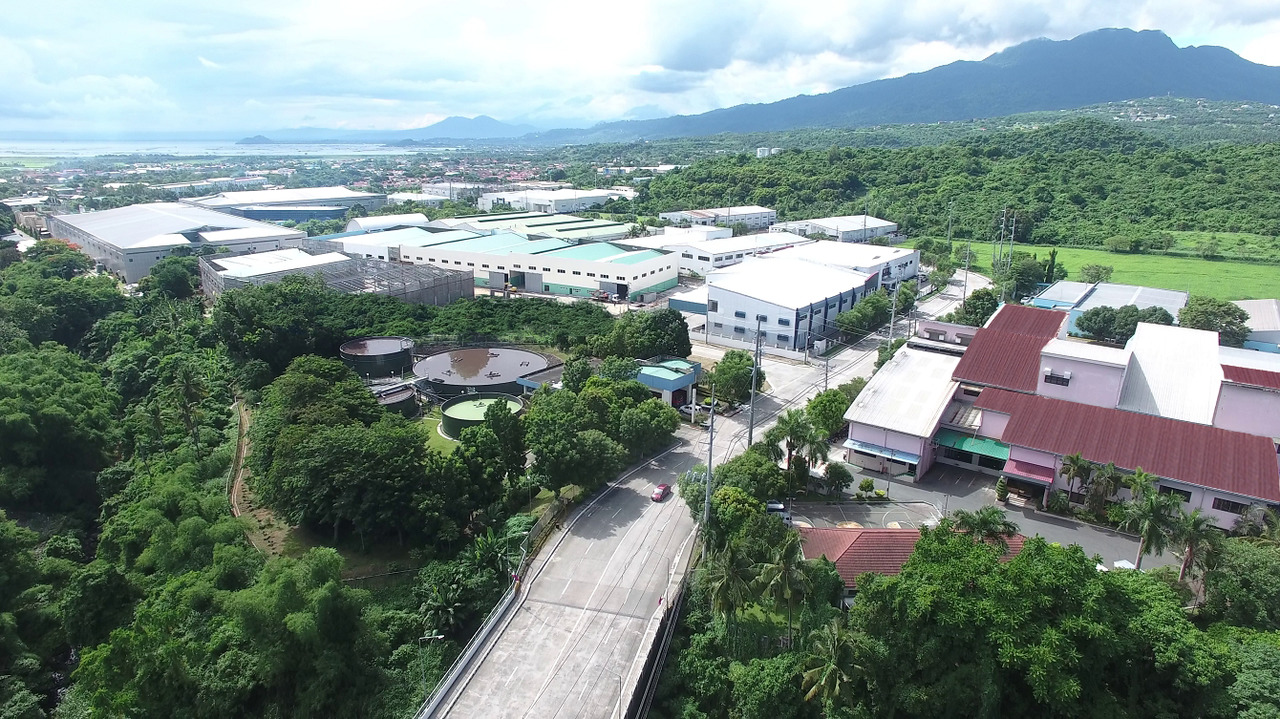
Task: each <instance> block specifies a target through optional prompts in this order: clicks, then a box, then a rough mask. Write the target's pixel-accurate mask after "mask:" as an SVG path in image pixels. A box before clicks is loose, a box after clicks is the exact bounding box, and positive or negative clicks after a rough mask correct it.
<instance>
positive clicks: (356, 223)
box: [347, 212, 431, 232]
mask: <svg viewBox="0 0 1280 719" xmlns="http://www.w3.org/2000/svg"><path fill="white" fill-rule="evenodd" d="M430 222H431V221H430V220H428V219H427V216H426V215H424V214H422V213H421V212H413V213H409V214H406V215H371V216H369V217H357V218H355V219H353V220H351V221H350V222H348V223H347V232H372V231H373V230H388V229H392V228H395V227H426V226H427V225H428V224H429V223H430Z"/></svg>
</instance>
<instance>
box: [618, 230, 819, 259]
mask: <svg viewBox="0 0 1280 719" xmlns="http://www.w3.org/2000/svg"><path fill="white" fill-rule="evenodd" d="M816 241H817V240H811V239H809V238H807V237H801V236H800V235H793V234H791V233H790V232H764V233H760V234H755V235H739V236H738V237H718V238H715V239H710V240H702V239H698V238H697V236H696V235H695V236H689V235H672V236H670V237H667V236H666V235H656V236H654V237H646V238H643V239H641V240H630V239H628V240H619V241H618V242H617V244H619V245H627V246H630V247H647V248H650V249H655V250H661V249H666V248H669V247H676V246H679V247H691V248H693V249H695V250H699V251H702V252H706V253H707V254H708V255H727V254H730V253H737V252H759V251H761V250H767V249H770V248H774V247H791V246H793V245H804V244H809V243H812V242H816Z"/></svg>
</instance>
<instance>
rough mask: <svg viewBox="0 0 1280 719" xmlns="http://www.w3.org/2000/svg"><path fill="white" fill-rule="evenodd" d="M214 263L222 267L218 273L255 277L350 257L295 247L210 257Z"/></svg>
mask: <svg viewBox="0 0 1280 719" xmlns="http://www.w3.org/2000/svg"><path fill="white" fill-rule="evenodd" d="M210 260H211V262H212V263H213V264H214V265H217V266H218V267H221V268H222V271H221V272H220V273H219V274H222V275H225V276H227V277H240V278H245V277H257V276H258V275H267V274H271V273H274V272H287V271H290V270H301V269H305V268H308V267H319V266H320V265H330V264H334V263H338V262H350V261H351V258H349V257H347V256H346V255H344V254H342V253H340V252H326V253H324V254H321V255H311V254H307V253H306V252H303V251H302V250H299V249H297V248H289V249H284V250H274V251H271V252H259V253H257V254H248V255H237V256H235V257H218V256H217V255H215V256H213V257H212V258H210Z"/></svg>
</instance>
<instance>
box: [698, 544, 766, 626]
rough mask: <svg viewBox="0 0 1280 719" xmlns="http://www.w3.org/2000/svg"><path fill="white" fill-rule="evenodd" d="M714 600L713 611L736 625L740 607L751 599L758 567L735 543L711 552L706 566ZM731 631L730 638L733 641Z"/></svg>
mask: <svg viewBox="0 0 1280 719" xmlns="http://www.w3.org/2000/svg"><path fill="white" fill-rule="evenodd" d="M703 572H705V574H704V575H703V577H704V579H705V581H706V582H707V590H708V593H709V595H710V597H709V598H710V600H711V611H712V612H713V613H715V614H719V615H720V616H721V617H723V618H724V620H725V625H726V627H727V628H730V629H731V628H732V626H733V624H734V618H735V617H736V616H737V612H738V608H739V607H741V606H742V605H744V604H746V603H747V602H748V601H749V600H750V599H751V583H752V581H753V580H754V579H755V571H754V568H753V566H752V564H751V562H750V561H748V560H747V558H746V557H745V556H743V555H742V553H741V552H740V551H739V550H737V549H735V548H734V546H733V545H732V544H731V545H729V546H727V547H725V548H724V549H723V550H721V551H719V552H716V553H715V554H712V555H711V558H710V559H709V560H708V561H707V564H706V569H704V570H703ZM732 641H733V640H732V635H730V642H732Z"/></svg>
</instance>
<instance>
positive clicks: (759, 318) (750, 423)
mask: <svg viewBox="0 0 1280 719" xmlns="http://www.w3.org/2000/svg"><path fill="white" fill-rule="evenodd" d="M764 320H765V316H764V315H756V355H755V357H752V358H751V407H750V409H749V416H748V418H747V447H750V446H751V442H752V440H753V439H754V435H755V431H756V372H757V371H758V370H759V367H760V326H761V325H762V324H763V323H764Z"/></svg>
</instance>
